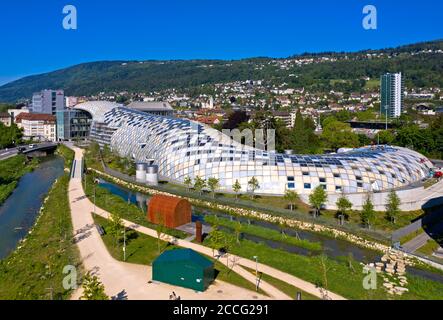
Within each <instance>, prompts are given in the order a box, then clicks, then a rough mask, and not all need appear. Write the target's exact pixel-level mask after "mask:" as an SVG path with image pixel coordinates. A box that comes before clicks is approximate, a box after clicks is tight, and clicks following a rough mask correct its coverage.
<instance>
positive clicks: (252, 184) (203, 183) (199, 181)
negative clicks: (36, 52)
mask: <svg viewBox="0 0 443 320" xmlns="http://www.w3.org/2000/svg"><path fill="white" fill-rule="evenodd" d="M183 183H184V184H185V185H186V187H187V188H188V191H191V189H193V190H194V191H196V192H198V193H199V194H200V195H202V194H203V191H204V190H205V189H206V188H208V189H209V190H210V191H211V193H212V196H213V197H214V198H215V195H216V192H217V190H218V189H219V188H220V179H218V178H214V177H211V178H208V179H207V180H206V179H203V178H201V177H199V176H197V177H195V179H194V181H193V180H192V178H191V177H189V176H187V177H185V179H184V180H183ZM259 188H260V184H259V182H258V180H257V178H256V177H252V178H251V179H250V180H249V181H248V189H249V191H250V192H251V196H252V198H254V196H255V191H257V190H258V189H259ZM241 189H242V186H241V184H240V182H239V181H238V180H235V183H234V184H233V186H232V190H233V191H234V192H235V194H236V197H237V198H238V194H239V193H240V191H241Z"/></svg>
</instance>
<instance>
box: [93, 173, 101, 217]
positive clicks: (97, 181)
mask: <svg viewBox="0 0 443 320" xmlns="http://www.w3.org/2000/svg"><path fill="white" fill-rule="evenodd" d="M99 182H100V180H98V179H94V218H95V207H96V206H95V199H96V190H95V187H96V185H97V184H98V183H99Z"/></svg>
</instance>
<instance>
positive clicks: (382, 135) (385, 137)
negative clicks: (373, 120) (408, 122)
mask: <svg viewBox="0 0 443 320" xmlns="http://www.w3.org/2000/svg"><path fill="white" fill-rule="evenodd" d="M394 140H395V135H394V134H393V133H392V132H391V131H389V130H383V131H380V132H379V133H378V142H379V143H380V144H388V145H391V144H392V142H394Z"/></svg>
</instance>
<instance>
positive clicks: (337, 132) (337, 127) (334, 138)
mask: <svg viewBox="0 0 443 320" xmlns="http://www.w3.org/2000/svg"><path fill="white" fill-rule="evenodd" d="M321 138H322V140H323V142H324V143H325V145H326V147H328V148H330V149H332V150H337V149H339V148H345V147H347V148H355V147H357V146H358V145H359V140H358V136H357V135H356V134H355V133H354V132H352V129H351V126H350V125H349V124H348V123H344V122H340V121H330V122H328V124H327V125H326V126H324V127H323V133H322V135H321Z"/></svg>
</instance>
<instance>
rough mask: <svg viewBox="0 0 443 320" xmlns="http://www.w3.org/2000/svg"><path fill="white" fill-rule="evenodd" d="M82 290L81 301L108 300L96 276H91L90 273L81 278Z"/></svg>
mask: <svg viewBox="0 0 443 320" xmlns="http://www.w3.org/2000/svg"><path fill="white" fill-rule="evenodd" d="M82 288H83V295H82V296H81V298H80V299H82V300H109V297H108V296H107V295H106V293H105V286H104V285H103V284H102V283H101V282H100V280H99V279H98V277H97V276H95V275H92V274H91V271H88V273H87V274H86V275H85V277H84V278H83V283H82Z"/></svg>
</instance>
